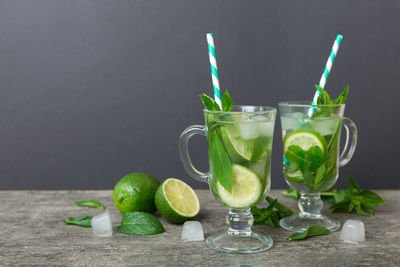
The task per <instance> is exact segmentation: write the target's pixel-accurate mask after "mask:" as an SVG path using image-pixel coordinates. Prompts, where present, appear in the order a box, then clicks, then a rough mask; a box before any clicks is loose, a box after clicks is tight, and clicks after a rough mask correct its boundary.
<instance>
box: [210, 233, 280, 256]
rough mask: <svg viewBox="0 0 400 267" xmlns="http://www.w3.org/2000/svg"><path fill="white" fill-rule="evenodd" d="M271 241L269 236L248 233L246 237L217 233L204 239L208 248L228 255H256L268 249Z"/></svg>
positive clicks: (271, 243)
mask: <svg viewBox="0 0 400 267" xmlns="http://www.w3.org/2000/svg"><path fill="white" fill-rule="evenodd" d="M273 243H274V242H273V241H272V239H271V238H270V237H269V236H266V235H261V234H257V233H254V232H250V233H249V234H246V235H232V234H229V233H228V232H219V233H216V234H213V235H212V236H210V237H208V238H207V239H206V245H207V247H209V248H212V249H215V250H218V251H222V252H228V253H242V254H245V253H256V252H261V251H265V250H267V249H270V248H271V247H272V245H273Z"/></svg>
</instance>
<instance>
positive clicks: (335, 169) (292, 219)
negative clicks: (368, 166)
mask: <svg viewBox="0 0 400 267" xmlns="http://www.w3.org/2000/svg"><path fill="white" fill-rule="evenodd" d="M344 109H345V105H344V104H334V105H310V103H309V102H306V101H296V102H281V103H279V113H280V117H281V124H282V138H283V174H284V176H285V180H286V182H287V183H288V184H289V186H291V187H292V188H294V189H296V190H297V191H299V192H300V194H301V197H300V199H299V201H298V207H299V209H300V213H299V214H295V215H292V216H289V217H286V218H283V219H281V221H280V225H281V227H283V228H285V229H287V230H290V231H295V232H303V231H305V230H306V229H307V228H308V227H309V226H312V225H321V226H324V227H326V228H328V229H329V230H331V231H336V230H338V229H339V228H340V222H338V221H337V220H334V219H332V218H329V217H327V216H324V215H321V209H322V206H323V203H322V201H321V198H320V193H321V192H325V191H327V190H329V189H330V188H331V187H332V186H334V184H335V183H336V181H337V179H338V176H339V167H342V166H344V165H346V164H347V163H348V162H349V161H350V159H351V157H352V156H353V154H354V151H355V148H356V144H357V128H356V125H355V124H354V122H353V121H352V120H350V119H349V118H346V117H343V114H344ZM342 125H343V126H344V127H345V129H346V141H345V146H344V148H343V151H342V152H341V153H340V154H339V150H340V136H341V129H342Z"/></svg>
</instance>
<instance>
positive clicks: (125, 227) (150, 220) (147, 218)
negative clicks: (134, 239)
mask: <svg viewBox="0 0 400 267" xmlns="http://www.w3.org/2000/svg"><path fill="white" fill-rule="evenodd" d="M117 231H118V232H120V233H123V234H128V235H155V234H159V233H162V232H164V227H163V226H162V224H161V223H160V221H159V220H158V219H157V218H156V217H155V216H154V215H152V214H150V213H147V212H141V211H133V212H127V213H125V214H124V215H123V216H122V220H121V225H120V226H118V227H117Z"/></svg>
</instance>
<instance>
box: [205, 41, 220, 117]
mask: <svg viewBox="0 0 400 267" xmlns="http://www.w3.org/2000/svg"><path fill="white" fill-rule="evenodd" d="M207 45H208V56H209V58H210V67H211V78H212V83H213V87H214V99H215V102H217V104H218V106H219V107H220V109H221V110H223V109H222V102H221V90H220V87H219V79H218V68H217V59H216V57H215V46H214V37H213V34H212V33H207Z"/></svg>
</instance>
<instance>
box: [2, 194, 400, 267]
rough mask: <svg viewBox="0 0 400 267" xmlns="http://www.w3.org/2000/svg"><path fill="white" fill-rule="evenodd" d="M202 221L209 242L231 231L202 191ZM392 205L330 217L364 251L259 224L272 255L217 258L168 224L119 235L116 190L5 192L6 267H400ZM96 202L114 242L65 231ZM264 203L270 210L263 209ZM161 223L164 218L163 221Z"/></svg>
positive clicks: (397, 201)
mask: <svg viewBox="0 0 400 267" xmlns="http://www.w3.org/2000/svg"><path fill="white" fill-rule="evenodd" d="M281 191H282V190H272V191H271V193H270V195H271V196H273V197H279V201H281V202H283V203H285V204H287V205H289V206H291V207H292V208H296V201H294V200H292V199H288V198H286V197H284V196H282V195H281ZM196 192H197V193H198V196H199V198H200V203H201V211H200V214H199V215H198V217H197V219H196V220H199V221H200V222H201V223H202V225H203V229H204V232H205V236H206V237H207V236H209V235H210V234H211V233H213V232H215V231H220V230H224V229H225V228H226V225H225V215H226V213H227V208H225V207H223V206H221V205H220V204H219V203H218V202H217V201H215V200H214V199H213V196H212V195H211V193H210V192H209V191H207V190H197V191H196ZM377 192H378V193H379V194H380V195H381V196H382V197H383V198H384V199H386V200H387V201H388V203H387V204H385V205H383V206H378V207H376V209H375V210H376V215H375V216H370V217H361V216H358V215H357V214H355V213H352V214H345V213H333V214H331V213H329V211H327V210H326V208H324V214H327V215H328V214H329V215H331V216H332V217H333V218H336V219H338V220H340V221H341V222H342V223H343V222H344V221H345V220H347V219H358V220H362V221H363V222H364V224H365V227H366V239H367V241H366V242H364V243H360V244H358V245H354V244H347V243H344V242H342V241H341V240H339V234H340V233H339V232H335V233H332V234H330V235H328V236H318V237H313V238H310V239H308V240H304V241H291V242H289V241H287V237H288V236H289V232H288V231H286V230H283V229H280V228H279V229H273V228H271V227H269V226H267V225H257V226H255V227H254V230H255V231H258V232H260V233H265V234H268V235H270V236H271V237H272V239H273V240H274V246H273V247H272V249H270V250H268V251H265V252H261V253H256V254H247V255H238V254H226V253H221V252H216V251H214V250H211V249H209V248H207V247H206V246H205V243H204V242H201V241H200V242H186V243H184V242H182V241H181V239H180V234H181V229H182V226H181V225H173V224H169V223H167V222H166V221H165V220H164V219H163V218H160V221H161V222H162V224H163V225H164V228H165V232H164V233H162V234H159V235H153V236H134V235H124V234H120V233H116V232H115V228H116V227H117V226H118V225H119V222H120V220H121V214H120V213H119V212H118V210H117V209H116V208H115V206H114V204H113V200H112V191H111V190H107V191H0V203H1V205H0V265H1V266H10V265H11V266H14V265H45V266H49V265H85V266H88V265H89V266H91V265H96V266H98V265H113V266H125V265H129V266H131V265H137V266H143V265H151V266H155V265H161V266H240V265H246V266H343V265H344V266H348V265H351V266H360V265H372V266H377V265H379V266H400V209H399V207H400V191H396V190H378V191H377ZM86 199H97V200H99V201H100V202H101V203H102V204H103V205H105V206H106V207H108V209H109V211H110V213H111V216H112V221H113V227H114V235H113V236H112V237H111V238H96V237H94V236H93V234H92V230H91V229H90V228H85V227H78V226H72V225H65V224H64V223H63V219H65V218H67V217H70V216H71V217H80V216H83V215H95V214H97V213H99V212H100V210H98V209H93V208H86V207H78V206H76V205H75V204H74V201H75V200H86ZM264 204H265V203H264ZM157 216H159V215H158V214H157Z"/></svg>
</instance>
